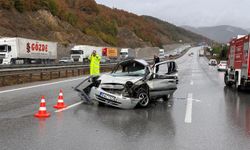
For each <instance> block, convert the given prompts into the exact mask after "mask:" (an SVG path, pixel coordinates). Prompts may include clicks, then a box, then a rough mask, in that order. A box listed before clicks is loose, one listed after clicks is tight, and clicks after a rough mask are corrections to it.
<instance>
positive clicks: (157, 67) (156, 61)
mask: <svg viewBox="0 0 250 150" xmlns="http://www.w3.org/2000/svg"><path fill="white" fill-rule="evenodd" d="M159 62H160V58H159V57H158V56H157V55H154V65H153V67H154V66H155V65H156V64H157V63H159ZM158 71H159V66H156V72H155V73H157V72H158Z"/></svg>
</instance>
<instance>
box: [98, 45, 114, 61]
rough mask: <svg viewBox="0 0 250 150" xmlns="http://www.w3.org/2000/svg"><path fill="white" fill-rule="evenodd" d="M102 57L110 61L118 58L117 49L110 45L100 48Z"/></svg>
mask: <svg viewBox="0 0 250 150" xmlns="http://www.w3.org/2000/svg"><path fill="white" fill-rule="evenodd" d="M102 57H103V58H104V59H106V60H110V62H115V61H116V60H117V58H118V49H117V48H112V47H104V48H102Z"/></svg>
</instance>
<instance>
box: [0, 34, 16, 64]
mask: <svg viewBox="0 0 250 150" xmlns="http://www.w3.org/2000/svg"><path fill="white" fill-rule="evenodd" d="M15 45H16V42H15V40H13V38H2V39H0V64H3V65H5V64H7V65H8V64H11V63H12V62H11V61H12V58H13V57H16V55H17V54H16V53H14V52H15V51H14V50H15V49H16V46H15Z"/></svg>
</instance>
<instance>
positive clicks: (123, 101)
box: [89, 87, 140, 109]
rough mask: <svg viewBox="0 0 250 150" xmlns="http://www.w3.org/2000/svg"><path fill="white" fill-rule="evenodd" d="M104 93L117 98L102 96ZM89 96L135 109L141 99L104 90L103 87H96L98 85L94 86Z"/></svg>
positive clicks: (120, 106)
mask: <svg viewBox="0 0 250 150" xmlns="http://www.w3.org/2000/svg"><path fill="white" fill-rule="evenodd" d="M103 94H106V95H108V96H111V97H113V98H115V99H110V98H107V97H103V96H102V95H103ZM89 97H90V98H91V99H93V100H96V101H98V102H101V103H105V104H107V105H110V106H113V107H118V108H122V109H133V108H134V107H135V106H136V105H137V104H138V102H139V101H140V100H139V99H137V98H128V97H123V96H122V95H115V94H111V93H108V92H106V91H104V90H102V89H101V88H96V87H92V89H91V91H90V94H89Z"/></svg>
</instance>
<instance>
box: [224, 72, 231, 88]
mask: <svg viewBox="0 0 250 150" xmlns="http://www.w3.org/2000/svg"><path fill="white" fill-rule="evenodd" d="M224 82H225V84H226V86H229V87H231V86H232V85H233V84H232V82H229V81H228V75H226V74H225V75H224Z"/></svg>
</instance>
